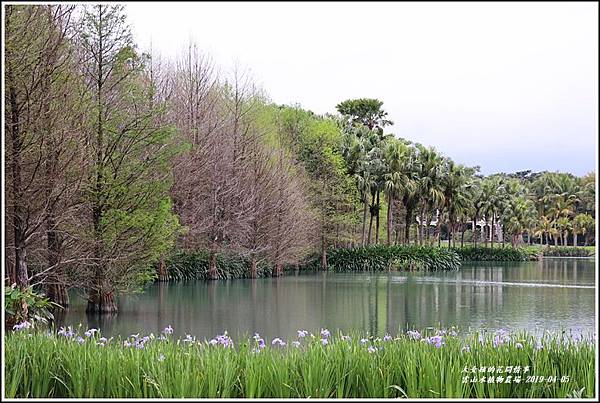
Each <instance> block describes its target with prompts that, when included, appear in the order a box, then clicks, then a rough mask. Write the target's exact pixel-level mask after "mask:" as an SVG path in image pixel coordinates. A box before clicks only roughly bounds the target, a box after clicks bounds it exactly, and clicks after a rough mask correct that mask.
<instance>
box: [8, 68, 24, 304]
mask: <svg viewBox="0 0 600 403" xmlns="http://www.w3.org/2000/svg"><path fill="white" fill-rule="evenodd" d="M7 79H8V80H7V81H8V84H9V85H10V84H12V83H14V81H13V79H12V74H11V73H7ZM9 103H10V109H11V124H10V125H9V127H10V139H11V145H12V150H11V151H12V153H11V158H10V165H11V170H12V191H13V208H12V213H13V223H12V224H13V231H14V243H15V245H14V248H15V277H16V278H15V280H16V283H17V286H18V287H19V288H20V289H21V290H25V289H27V287H29V273H28V272H27V250H26V249H25V219H24V212H23V205H24V203H23V189H22V183H21V164H22V161H21V146H22V141H23V140H22V139H21V132H20V124H19V119H20V116H19V106H18V103H17V93H16V89H15V88H14V87H13V86H12V85H10V87H9ZM24 309H25V310H26V309H27V307H26V305H25V306H24Z"/></svg>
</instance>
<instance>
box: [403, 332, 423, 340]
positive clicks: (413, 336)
mask: <svg viewBox="0 0 600 403" xmlns="http://www.w3.org/2000/svg"><path fill="white" fill-rule="evenodd" d="M406 334H407V335H408V337H410V338H411V339H413V340H420V339H421V333H419V331H418V330H409V331H407V332H406Z"/></svg>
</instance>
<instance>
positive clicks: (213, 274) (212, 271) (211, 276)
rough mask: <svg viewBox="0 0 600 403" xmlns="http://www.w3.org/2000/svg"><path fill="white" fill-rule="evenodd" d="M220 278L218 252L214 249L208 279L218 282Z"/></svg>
mask: <svg viewBox="0 0 600 403" xmlns="http://www.w3.org/2000/svg"><path fill="white" fill-rule="evenodd" d="M218 278H219V273H218V272H217V252H216V251H215V250H214V249H212V250H211V251H210V257H209V264H208V279H209V280H216V279H218Z"/></svg>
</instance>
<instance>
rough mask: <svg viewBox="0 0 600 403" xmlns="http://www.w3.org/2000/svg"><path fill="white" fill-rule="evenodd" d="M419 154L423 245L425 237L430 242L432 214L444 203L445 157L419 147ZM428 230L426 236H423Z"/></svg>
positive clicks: (420, 235) (420, 226) (434, 151)
mask: <svg viewBox="0 0 600 403" xmlns="http://www.w3.org/2000/svg"><path fill="white" fill-rule="evenodd" d="M417 148H418V151H419V154H418V158H419V168H420V172H419V179H418V183H417V188H418V189H419V195H420V199H421V200H420V201H421V209H420V213H419V228H420V231H419V243H421V244H423V242H424V237H426V239H427V241H429V232H430V231H429V224H430V222H431V216H430V212H431V210H433V211H434V212H435V210H436V208H438V207H441V206H442V205H443V203H444V191H443V187H442V168H443V157H442V156H441V155H440V154H438V153H437V151H436V150H435V149H434V148H433V147H430V148H425V147H424V146H422V145H420V144H419V145H417ZM425 228H427V232H426V234H423V232H424V229H425Z"/></svg>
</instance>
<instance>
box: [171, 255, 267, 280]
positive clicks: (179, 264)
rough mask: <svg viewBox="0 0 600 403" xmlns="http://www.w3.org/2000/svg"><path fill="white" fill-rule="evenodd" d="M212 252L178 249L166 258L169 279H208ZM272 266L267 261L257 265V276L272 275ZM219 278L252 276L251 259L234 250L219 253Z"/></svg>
mask: <svg viewBox="0 0 600 403" xmlns="http://www.w3.org/2000/svg"><path fill="white" fill-rule="evenodd" d="M209 263H210V253H209V251H207V250H199V251H178V252H176V253H174V254H172V255H171V256H170V257H168V258H167V259H166V260H165V265H166V267H167V278H168V280H192V279H196V280H198V279H208V278H209V275H208V269H209ZM271 272H272V268H271V266H270V265H269V264H267V263H265V262H260V263H259V264H258V265H257V273H256V274H257V276H258V277H265V276H270V275H271ZM217 274H218V276H219V279H230V278H247V277H250V259H248V258H246V257H244V256H241V255H239V254H236V253H233V252H220V253H217Z"/></svg>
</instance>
